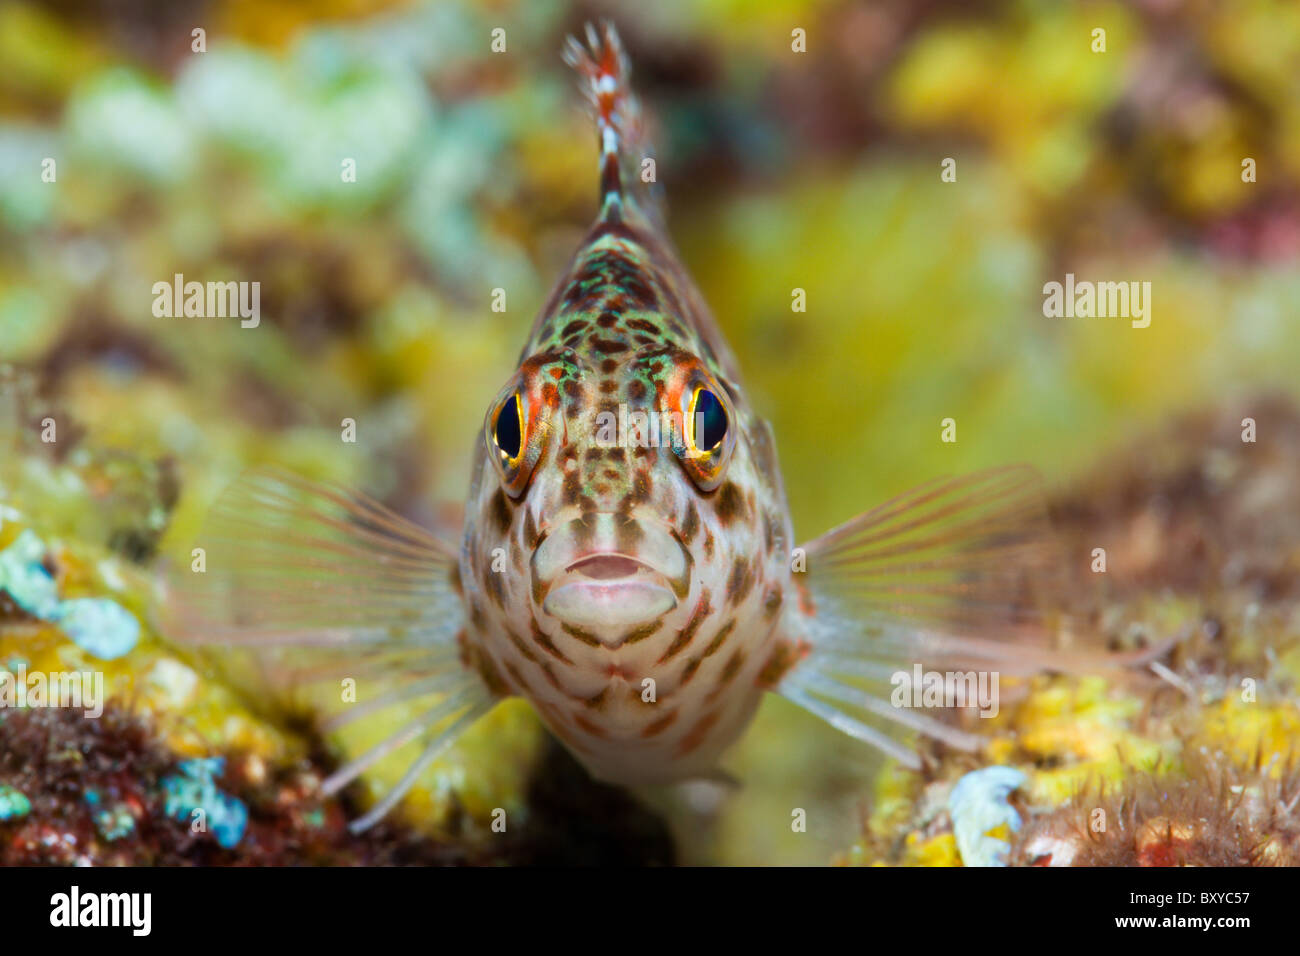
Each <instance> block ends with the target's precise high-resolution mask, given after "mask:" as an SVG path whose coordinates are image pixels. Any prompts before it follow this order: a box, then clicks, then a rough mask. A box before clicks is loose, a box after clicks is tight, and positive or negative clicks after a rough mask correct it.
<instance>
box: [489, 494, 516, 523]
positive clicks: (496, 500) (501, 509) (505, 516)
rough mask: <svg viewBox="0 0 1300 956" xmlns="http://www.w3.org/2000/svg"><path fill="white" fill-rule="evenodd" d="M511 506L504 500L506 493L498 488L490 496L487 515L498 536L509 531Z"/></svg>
mask: <svg viewBox="0 0 1300 956" xmlns="http://www.w3.org/2000/svg"><path fill="white" fill-rule="evenodd" d="M511 511H512V508H511V505H510V502H509V500H508V499H507V498H506V493H505V492H504V491H502V490H501V489H500V488H498V489H497V490H496V492H495V493H494V494H493V495H492V498H491V500H490V501H489V502H488V515H489V516H490V517H491V519H492V524H493V526H494V527H495V528H496V529H497V532H498V533H500V534H505V533H506V532H507V531H509V530H510V515H511Z"/></svg>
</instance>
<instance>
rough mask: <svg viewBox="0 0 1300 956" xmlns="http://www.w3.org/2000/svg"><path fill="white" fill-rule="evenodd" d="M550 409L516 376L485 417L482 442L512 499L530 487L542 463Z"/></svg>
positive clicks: (539, 396)
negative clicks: (533, 475)
mask: <svg viewBox="0 0 1300 956" xmlns="http://www.w3.org/2000/svg"><path fill="white" fill-rule="evenodd" d="M548 415H549V406H548V404H547V402H546V400H545V398H544V397H543V396H541V395H538V394H536V393H535V392H534V390H532V389H530V387H529V384H528V382H527V381H526V380H524V379H521V377H520V376H518V375H516V376H515V377H514V378H513V379H512V380H511V382H510V384H508V385H507V386H506V387H505V388H504V389H502V390H501V391H500V392H498V393H497V398H496V401H494V402H493V403H492V404H491V405H489V406H488V409H487V414H486V415H485V416H483V443H484V445H485V446H486V451H487V456H488V458H490V459H491V460H492V465H493V467H494V468H495V469H496V473H497V477H498V478H500V479H501V484H502V486H503V487H504V488H505V491H506V493H507V494H509V495H510V497H511V498H519V497H521V496H522V495H523V494H524V492H525V491H526V490H527V488H528V482H529V479H530V478H531V477H532V474H533V469H534V468H535V467H537V462H538V461H540V460H541V457H542V449H543V446H544V445H545V442H546V436H547V435H548V434H549V426H548V425H547V417H548Z"/></svg>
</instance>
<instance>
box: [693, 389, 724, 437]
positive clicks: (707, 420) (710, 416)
mask: <svg viewBox="0 0 1300 956" xmlns="http://www.w3.org/2000/svg"><path fill="white" fill-rule="evenodd" d="M726 434H727V413H726V412H724V411H723V410H722V402H720V401H718V396H716V395H714V394H713V393H712V392H710V391H709V390H708V389H707V388H704V389H700V394H699V395H698V396H697V397H696V399H695V447H696V448H699V449H701V450H703V451H708V450H709V449H711V448H713V447H714V446H715V445H717V444H718V443H719V442H720V441H722V439H723V438H725V437H726Z"/></svg>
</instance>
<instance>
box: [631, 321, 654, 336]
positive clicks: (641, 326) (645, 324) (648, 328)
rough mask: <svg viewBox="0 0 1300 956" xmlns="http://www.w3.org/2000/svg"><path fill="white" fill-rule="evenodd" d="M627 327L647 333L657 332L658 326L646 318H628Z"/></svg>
mask: <svg viewBox="0 0 1300 956" xmlns="http://www.w3.org/2000/svg"><path fill="white" fill-rule="evenodd" d="M627 327H628V328H629V329H635V330H636V331H638V332H645V333H646V334H647V335H658V334H659V326H657V325H655V324H654V323H653V322H650V321H648V320H646V319H628V320H627Z"/></svg>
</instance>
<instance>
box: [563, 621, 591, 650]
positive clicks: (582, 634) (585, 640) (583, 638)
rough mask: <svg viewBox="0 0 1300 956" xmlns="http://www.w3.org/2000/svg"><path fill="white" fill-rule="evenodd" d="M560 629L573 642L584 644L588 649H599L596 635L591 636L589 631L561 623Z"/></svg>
mask: <svg viewBox="0 0 1300 956" xmlns="http://www.w3.org/2000/svg"><path fill="white" fill-rule="evenodd" d="M560 629H561V630H563V631H564V633H565V634H568V635H569V636H570V637H571V638H573V639H574V640H575V641H578V642H580V643H582V644H586V645H587V646H588V647H600V641H599V640H597V638H596V635H594V634H592V633H591V632H590V631H586V630H583V629H582V628H580V627H577V626H576V625H573V624H569V623H568V622H562V623H561V624H560Z"/></svg>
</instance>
